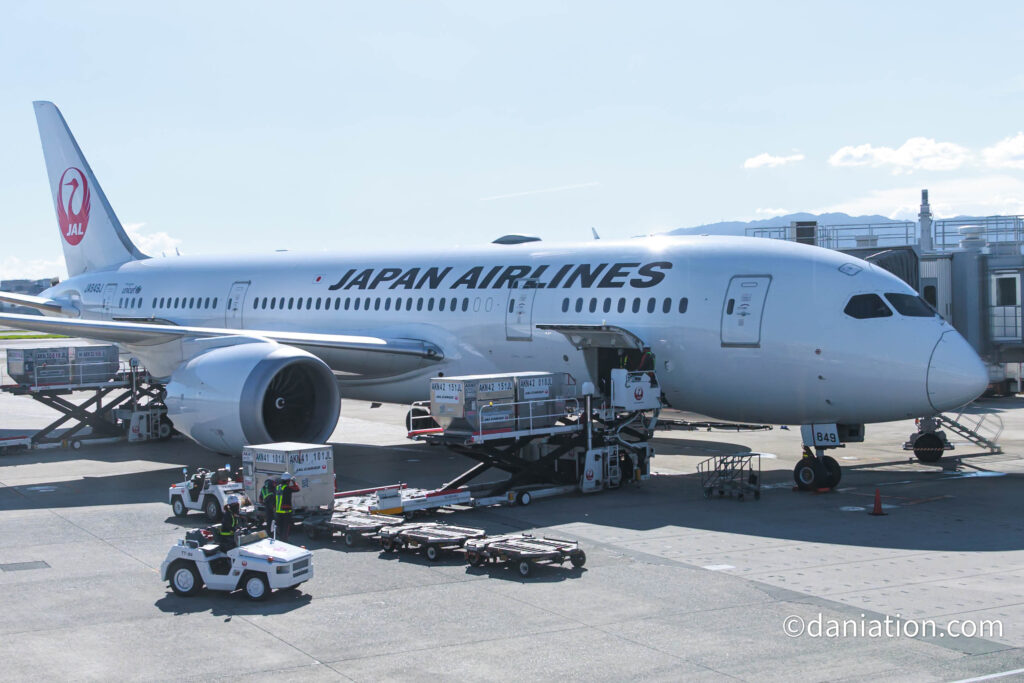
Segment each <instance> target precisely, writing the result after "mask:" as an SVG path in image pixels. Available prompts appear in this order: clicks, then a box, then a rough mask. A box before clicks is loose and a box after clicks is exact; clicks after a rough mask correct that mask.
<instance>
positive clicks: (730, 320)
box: [722, 275, 772, 347]
mask: <svg viewBox="0 0 1024 683" xmlns="http://www.w3.org/2000/svg"><path fill="white" fill-rule="evenodd" d="M771 283H772V277H771V275H736V276H734V277H733V278H732V279H731V280H729V289H728V291H727V292H726V294H725V304H724V305H723V307H722V346H749V347H757V346H760V345H761V318H762V316H763V314H764V302H765V299H766V298H767V296H768V286H769V285H771Z"/></svg>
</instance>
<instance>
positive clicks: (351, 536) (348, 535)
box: [341, 531, 356, 548]
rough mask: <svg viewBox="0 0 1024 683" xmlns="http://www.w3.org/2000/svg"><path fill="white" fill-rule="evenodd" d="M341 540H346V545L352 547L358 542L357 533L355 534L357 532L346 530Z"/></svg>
mask: <svg viewBox="0 0 1024 683" xmlns="http://www.w3.org/2000/svg"><path fill="white" fill-rule="evenodd" d="M341 540H343V541H344V542H345V545H346V546H348V547H349V548H351V547H352V546H354V545H355V544H356V535H355V532H352V531H346V532H345V535H344V536H342V537H341Z"/></svg>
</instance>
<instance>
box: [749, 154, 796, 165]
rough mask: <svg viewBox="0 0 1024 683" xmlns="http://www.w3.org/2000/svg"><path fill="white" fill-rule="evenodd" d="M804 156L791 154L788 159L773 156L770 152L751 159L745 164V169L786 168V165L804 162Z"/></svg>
mask: <svg viewBox="0 0 1024 683" xmlns="http://www.w3.org/2000/svg"><path fill="white" fill-rule="evenodd" d="M803 160H804V155H803V154H800V153H799V152H797V153H796V154H790V155H789V156H788V157H783V156H773V155H771V154H768V152H762V153H761V154H758V155H757V156H754V157H750V158H749V159H747V160H746V161H744V162H743V168H762V167H764V166H767V167H768V168H775V167H776V166H785V165H786V164H792V163H795V162H797V161H803Z"/></svg>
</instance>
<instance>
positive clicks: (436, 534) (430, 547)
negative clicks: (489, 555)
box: [377, 522, 486, 562]
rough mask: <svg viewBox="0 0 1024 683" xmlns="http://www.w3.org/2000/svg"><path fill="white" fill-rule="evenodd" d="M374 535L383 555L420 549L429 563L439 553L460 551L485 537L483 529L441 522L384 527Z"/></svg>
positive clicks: (437, 556) (436, 557)
mask: <svg viewBox="0 0 1024 683" xmlns="http://www.w3.org/2000/svg"><path fill="white" fill-rule="evenodd" d="M377 533H378V534H379V535H380V545H381V547H382V548H383V549H384V550H385V551H387V552H389V553H391V552H398V551H399V550H402V549H403V548H410V549H415V548H422V549H423V554H424V555H426V556H427V559H428V560H430V561H431V562H434V561H436V560H437V559H438V558H439V557H440V556H441V551H442V550H455V549H458V548H461V547H462V546H463V545H464V544H465V543H466V542H467V541H469V540H471V539H475V538H483V537H484V536H485V535H486V532H485V531H484V530H483V529H474V528H472V527H467V526H455V525H454V524H443V523H441V522H420V523H413V524H400V525H398V526H386V527H383V528H382V529H381V530H380V531H379V532H377Z"/></svg>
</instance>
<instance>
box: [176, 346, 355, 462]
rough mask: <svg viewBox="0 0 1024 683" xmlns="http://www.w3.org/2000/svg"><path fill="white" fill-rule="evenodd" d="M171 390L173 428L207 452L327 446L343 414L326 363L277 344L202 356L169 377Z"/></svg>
mask: <svg viewBox="0 0 1024 683" xmlns="http://www.w3.org/2000/svg"><path fill="white" fill-rule="evenodd" d="M166 388H167V398H166V401H165V402H166V404H167V417H168V418H169V419H170V420H171V422H172V423H173V424H174V427H175V428H176V429H177V430H178V431H179V432H181V433H182V434H184V435H185V436H187V437H189V438H190V439H192V440H193V441H195V442H196V443H198V444H199V445H201V446H203V447H205V448H209V449H210V450H213V451H218V452H221V453H229V454H233V455H237V454H239V453H241V452H242V448H243V447H244V446H246V445H249V444H259V443H271V442H275V441H297V442H302V443H323V442H325V441H326V440H327V439H328V438H329V437H330V436H331V433H332V432H333V431H334V428H335V426H336V425H337V424H338V418H339V412H340V409H341V398H340V397H339V395H338V386H337V384H336V383H335V380H334V373H332V372H331V369H330V368H329V367H327V364H326V363H324V362H323V361H322V360H320V359H319V358H317V357H316V356H314V355H312V354H310V353H307V352H306V351H302V350H300V349H296V348H293V347H290V346H284V345H281V344H276V343H273V342H258V341H257V342H251V343H243V344H234V345H232V346H224V347H220V348H214V349H210V350H208V351H205V352H203V353H201V354H198V355H197V356H195V357H194V358H192V359H190V360H188V361H186V362H185V363H182V364H181V365H180V366H179V367H178V368H177V369H176V370H175V371H174V372H173V373H172V374H171V378H170V381H169V382H168V383H167V387H166Z"/></svg>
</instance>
